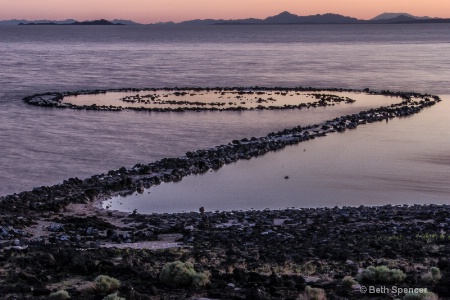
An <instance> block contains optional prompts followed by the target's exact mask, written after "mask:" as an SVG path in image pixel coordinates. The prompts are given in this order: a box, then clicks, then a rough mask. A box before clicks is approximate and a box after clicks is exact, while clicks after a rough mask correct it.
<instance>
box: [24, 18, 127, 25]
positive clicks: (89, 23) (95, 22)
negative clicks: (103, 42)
mask: <svg viewBox="0 0 450 300" xmlns="http://www.w3.org/2000/svg"><path fill="white" fill-rule="evenodd" d="M18 25H125V24H122V23H113V22H111V21H108V20H105V19H101V20H94V21H83V22H78V21H75V22H72V23H56V22H44V23H39V22H37V23H35V22H29V23H19V24H18Z"/></svg>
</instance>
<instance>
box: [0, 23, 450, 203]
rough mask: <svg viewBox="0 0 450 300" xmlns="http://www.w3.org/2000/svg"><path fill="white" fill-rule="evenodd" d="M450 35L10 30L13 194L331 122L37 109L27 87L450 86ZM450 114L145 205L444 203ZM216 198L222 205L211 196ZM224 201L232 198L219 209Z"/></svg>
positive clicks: (6, 62)
mask: <svg viewBox="0 0 450 300" xmlns="http://www.w3.org/2000/svg"><path fill="white" fill-rule="evenodd" d="M449 32H450V26H449V25H448V24H426V25H343V26H330V25H315V26H309V25H306V26H204V27H190V28H178V27H156V26H142V27H140V26H120V27H116V26H113V27H108V26H94V27H91V26H87V27H84V26H82V27H77V26H64V27H59V26H37V27H34V26H1V27H0V61H1V69H0V87H1V88H0V141H1V143H0V153H1V155H0V167H1V169H2V172H1V173H0V195H5V194H10V193H14V192H20V191H22V190H30V189H32V188H33V187H35V186H41V185H51V184H56V183H59V182H62V180H64V179H67V178H68V177H75V176H78V177H80V178H84V177H88V176H90V175H93V174H99V173H103V172H107V171H108V170H110V169H116V168H119V167H122V166H125V167H132V166H133V165H134V164H136V163H149V162H152V161H155V160H157V159H161V158H163V157H173V156H180V155H183V154H184V153H185V152H186V151H189V150H196V149H203V148H209V147H213V146H216V145H220V144H223V143H228V142H229V141H230V140H232V139H239V138H244V137H250V136H261V135H266V134H267V133H269V132H271V131H278V130H281V129H284V128H286V127H293V126H296V125H302V124H304V125H306V123H309V122H315V121H316V120H320V119H321V118H322V117H327V116H325V115H323V116H322V117H317V118H316V117H308V118H307V117H302V118H299V116H298V115H295V113H296V112H295V111H282V112H281V111H275V112H272V111H261V112H252V111H248V112H239V113H237V112H222V113H214V112H202V113H194V114H177V113H169V114H157V113H145V112H130V111H124V112H118V113H112V112H96V111H89V112H88V111H75V110H61V109H48V108H38V107H30V106H28V105H26V104H25V103H23V102H22V101H21V99H22V98H23V97H24V96H27V95H30V94H34V93H41V92H47V91H61V92H64V91H74V90H80V89H97V88H100V89H108V88H123V87H176V86H180V87H183V86H203V87H206V86H209V87H215V86H284V87H289V86H314V87H343V88H357V89H363V88H366V87H368V88H371V89H390V90H405V91H410V90H414V91H418V92H429V93H433V94H438V95H448V94H450V85H449V83H450V35H449ZM443 98H444V99H445V98H447V99H448V96H443ZM340 105H341V104H340ZM342 105H343V106H344V105H346V104H342ZM448 112H449V109H448V105H447V104H446V103H445V102H441V103H439V104H438V105H436V106H434V107H432V108H430V109H426V110H425V111H424V112H422V113H420V114H418V115H415V116H413V117H411V118H405V119H401V120H400V119H399V120H392V121H389V123H388V124H385V123H379V124H370V125H366V126H363V127H358V129H357V130H355V131H351V132H345V133H343V134H333V135H330V136H328V137H324V138H321V139H317V140H314V141H311V142H308V143H303V144H300V145H299V146H294V147H288V148H286V149H285V150H283V151H280V152H277V153H270V154H267V155H265V156H264V157H261V158H257V159H254V160H250V161H243V162H238V163H236V164H233V165H229V166H225V167H224V168H222V169H220V170H219V171H217V172H212V173H208V174H205V175H199V176H191V177H187V178H184V179H183V180H182V181H181V182H179V183H176V184H163V185H161V186H158V187H155V188H152V189H150V190H149V192H150V194H147V195H152V197H153V195H154V197H153V198H151V199H148V200H146V201H147V204H145V205H144V206H147V207H148V211H174V210H196V209H197V208H198V206H199V204H201V206H205V207H206V208H207V209H211V210H213V209H230V208H235V209H246V208H251V207H255V208H265V207H271V208H273V207H288V206H297V207H304V206H323V205H326V206H330V205H333V206H334V205H360V204H371V205H376V204H384V203H431V202H435V203H438V202H439V203H442V202H445V201H446V199H448V198H449V195H450V193H449V191H448V180H447V178H448V175H449V174H450V170H449V161H448V154H447V153H450V152H449V150H450V146H449V144H448V141H449V140H450V139H449V136H448V129H449V123H450V122H449V121H448V120H447V116H448ZM425 128H426V130H423V129H425ZM304 150H306V151H304ZM318 153H321V154H322V155H319V154H318ZM313 154H314V155H313ZM287 162H289V163H287ZM264 174H265V175H264ZM285 175H288V176H289V180H285V179H284V178H283V177H284V176H285ZM227 178H228V179H227ZM278 181H279V182H278ZM240 186H242V187H240ZM207 187H209V188H210V189H209V190H208V189H207ZM211 187H215V188H214V189H211ZM216 187H217V188H216ZM195 189H198V190H199V191H200V192H198V193H196V192H195ZM261 190H262V191H263V192H260V191H261ZM258 191H259V192H258ZM202 193H203V194H207V195H208V197H209V198H210V199H211V200H210V201H212V202H206V198H205V197H204V198H201V199H200V198H199V195H200V194H202ZM174 194H176V195H178V198H176V197H175V198H173V195H174ZM252 195H253V196H252ZM280 195H282V196H280ZM164 197H166V198H164ZM181 198H182V199H181ZM250 198H253V200H248V199H250ZM214 199H216V200H214ZM319 200H322V201H319ZM158 201H160V202H164V203H166V204H165V205H163V206H159V204H158V205H157V204H155V203H157V202H158ZM169 201H173V203H172V202H169ZM214 201H215V202H216V205H214ZM224 201H227V202H228V204H229V205H227V206H226V207H225V206H221V205H218V203H223V202H224ZM252 201H253V202H252ZM181 202H183V203H191V204H189V205H187V204H186V206H183V205H182V204H180V203H181ZM133 206H136V205H131V206H130V209H131V208H133V209H134V208H136V207H133ZM139 209H144V208H142V206H140V207H139Z"/></svg>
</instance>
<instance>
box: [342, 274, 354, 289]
mask: <svg viewBox="0 0 450 300" xmlns="http://www.w3.org/2000/svg"><path fill="white" fill-rule="evenodd" d="M357 283H358V282H357V281H356V280H355V279H353V277H352V276H345V277H344V278H342V283H341V284H342V287H343V288H345V289H351V288H352V286H354V285H355V284H357Z"/></svg>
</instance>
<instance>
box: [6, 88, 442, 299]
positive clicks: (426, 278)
mask: <svg viewBox="0 0 450 300" xmlns="http://www.w3.org/2000/svg"><path fill="white" fill-rule="evenodd" d="M272 90H273V89H272ZM99 92H102V91H99ZM366 92H369V93H375V92H370V91H366ZM377 93H379V94H383V95H390V96H396V97H399V98H401V102H400V103H397V104H392V105H390V106H387V107H380V108H376V109H371V110H368V111H362V112H360V113H358V114H354V115H348V116H342V117H339V118H336V119H333V120H329V121H326V122H324V123H321V124H316V125H310V126H306V127H300V126H297V127H294V128H291V129H284V130H282V131H279V132H272V133H270V134H268V135H267V136H264V137H259V138H256V137H251V138H248V139H242V140H234V141H232V142H230V143H229V144H227V145H220V146H217V147H214V148H211V149H204V150H197V151H191V152H188V153H186V155H185V156H183V157H178V158H165V159H162V160H160V161H157V162H152V163H149V164H138V165H135V166H134V167H133V168H125V167H123V168H121V169H119V170H111V171H109V172H107V173H106V174H99V175H94V176H92V177H90V178H86V179H84V180H81V179H78V178H70V179H68V180H65V181H64V182H63V183H61V184H59V185H55V186H51V187H38V188H35V189H33V190H32V191H27V192H21V193H19V194H13V195H8V196H4V197H0V207H1V211H0V262H1V264H0V293H1V294H2V295H3V296H2V297H4V299H47V298H48V297H49V296H51V297H52V298H54V299H64V298H56V297H63V296H62V294H63V293H62V292H61V293H60V294H61V295H57V294H56V293H57V292H58V291H63V290H64V291H66V292H67V293H68V294H69V295H70V297H71V299H103V298H104V297H106V296H107V295H108V294H110V293H112V292H117V293H118V296H117V295H116V297H123V298H126V299H202V298H203V299H205V298H209V299H325V298H323V297H327V299H365V298H367V299H376V298H378V299H396V298H400V299H401V298H402V297H403V295H394V294H392V293H377V294H373V293H371V294H368V293H361V292H360V290H361V288H362V287H363V286H364V287H365V286H366V285H367V286H368V284H371V285H374V286H381V285H382V286H387V287H389V288H391V289H392V287H394V286H396V287H401V288H415V287H417V288H427V289H428V291H433V292H434V293H436V294H439V296H441V297H450V290H449V288H448V282H449V279H450V277H449V276H450V275H449V274H450V273H449V271H450V269H448V266H449V256H450V252H449V250H450V247H449V243H450V236H449V235H448V229H449V228H448V227H449V220H450V206H437V205H430V206H384V207H364V206H361V207H358V208H355V207H344V208H337V207H336V208H325V209H292V210H282V211H268V210H267V211H233V212H216V213H210V212H205V210H204V209H203V208H201V209H200V210H199V212H192V213H183V214H152V215H141V214H138V213H137V212H134V213H132V214H126V213H120V212H113V211H106V210H102V209H99V208H98V202H99V201H101V200H105V199H108V198H109V197H111V196H113V195H116V194H118V193H132V192H135V191H138V192H143V191H144V189H145V188H150V187H151V186H153V185H157V184H160V183H161V182H169V181H176V180H180V179H181V178H182V177H184V176H187V175H190V174H195V173H201V172H205V171H207V170H208V169H210V168H213V169H218V168H220V167H222V166H223V165H225V164H228V163H231V162H234V161H237V160H239V159H250V158H252V157H255V156H259V155H263V154H264V153H266V152H268V151H276V150H279V149H282V148H284V147H285V146H287V145H291V144H297V143H301V142H305V141H308V140H310V139H314V138H318V137H322V136H326V135H327V134H330V133H333V132H342V131H345V130H348V129H354V128H357V127H358V126H360V125H362V124H366V123H372V122H379V121H384V120H388V119H390V118H395V117H404V116H409V115H412V114H415V113H418V112H420V111H421V110H422V109H424V108H426V107H429V106H432V105H434V104H436V103H437V102H439V101H440V99H439V97H437V96H432V95H425V94H418V93H406V92H402V93H396V92H390V91H382V92H377ZM49 95H50V94H49ZM51 95H53V94H51ZM32 97H36V96H32ZM40 97H42V96H40ZM50 97H53V96H50ZM29 99H31V98H29ZM26 101H27V100H26ZM35 105H36V104H35ZM44 106H45V105H44ZM176 261H181V262H190V263H192V264H193V266H194V268H195V271H194V270H191V271H192V272H198V273H199V274H202V276H200V277H201V278H203V279H204V280H203V282H202V283H201V284H198V285H197V284H193V282H195V281H178V282H177V281H173V282H167V280H163V278H166V277H163V276H161V273H162V270H163V267H164V265H165V264H166V263H173V262H176ZM371 266H373V267H377V266H386V267H388V268H392V269H393V270H394V269H399V272H402V273H403V274H404V275H405V276H398V277H395V280H387V279H386V278H384V277H380V278H378V277H377V278H376V280H375V279H373V280H372V281H371V279H370V277H364V276H361V274H363V273H364V272H363V269H364V268H367V267H371ZM186 268H187V267H186ZM436 269H439V272H440V273H439V276H434V277H430V276H431V275H429V274H431V273H430V272H431V271H433V270H436ZM430 270H431V271H430ZM192 272H191V273H189V274H190V275H189V276H194V275H195V274H194V273H192ZM433 272H434V271H433ZM441 272H442V274H441ZM192 274H194V275H192ZM364 274H365V273H364ZM374 274H375V273H374ZM433 274H434V273H433ZM99 275H108V276H110V277H114V278H116V279H118V280H119V281H120V284H119V285H118V286H115V287H114V288H108V289H101V288H99V285H97V286H96V285H95V282H94V279H95V278H96V277H97V276H99ZM346 276H351V277H352V278H354V279H357V281H355V282H350V281H349V279H348V278H347V279H346V280H344V281H343V279H344V277H346ZM173 277H174V278H175V277H176V276H173ZM200 277H199V278H200ZM437 277H439V278H437ZM169 278H172V277H171V276H169ZM176 278H178V277H176ZM349 282H350V283H349ZM313 294H314V295H316V294H317V295H318V296H317V295H316V296H317V297H316V296H314V297H315V298H314V297H313ZM325 295H326V296H325ZM430 295H431V294H429V297H433V295H431V296H430ZM112 297H113V296H111V298H112ZM320 297H322V298H320ZM427 297H428V296H427ZM116 299H118V298H116ZM411 299H422V298H411ZM423 299H425V298H423ZM430 299H431V298H430ZM443 299H445V298H443Z"/></svg>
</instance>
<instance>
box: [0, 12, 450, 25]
mask: <svg viewBox="0 0 450 300" xmlns="http://www.w3.org/2000/svg"><path fill="white" fill-rule="evenodd" d="M417 23H419V24H420V23H450V18H446V19H442V18H430V17H417V16H413V15H411V14H408V13H383V14H380V15H378V16H376V17H374V18H372V19H370V20H360V19H356V18H352V17H347V16H342V15H338V14H331V13H330V14H323V15H320V14H317V15H310V16H298V15H295V14H291V13H289V12H287V11H285V12H282V13H280V14H278V15H276V16H272V17H268V18H265V19H254V18H249V19H238V20H223V19H220V20H215V19H204V20H199V19H197V20H189V21H183V22H179V23H175V22H160V23H155V24H147V25H172V26H198V25H276V24H417ZM18 24H21V25H144V24H140V23H136V22H133V21H130V20H118V19H115V20H112V21H107V20H103V19H102V20H94V21H83V22H78V21H76V20H73V19H68V20H64V21H53V20H36V21H28V20H6V21H0V25H18Z"/></svg>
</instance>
